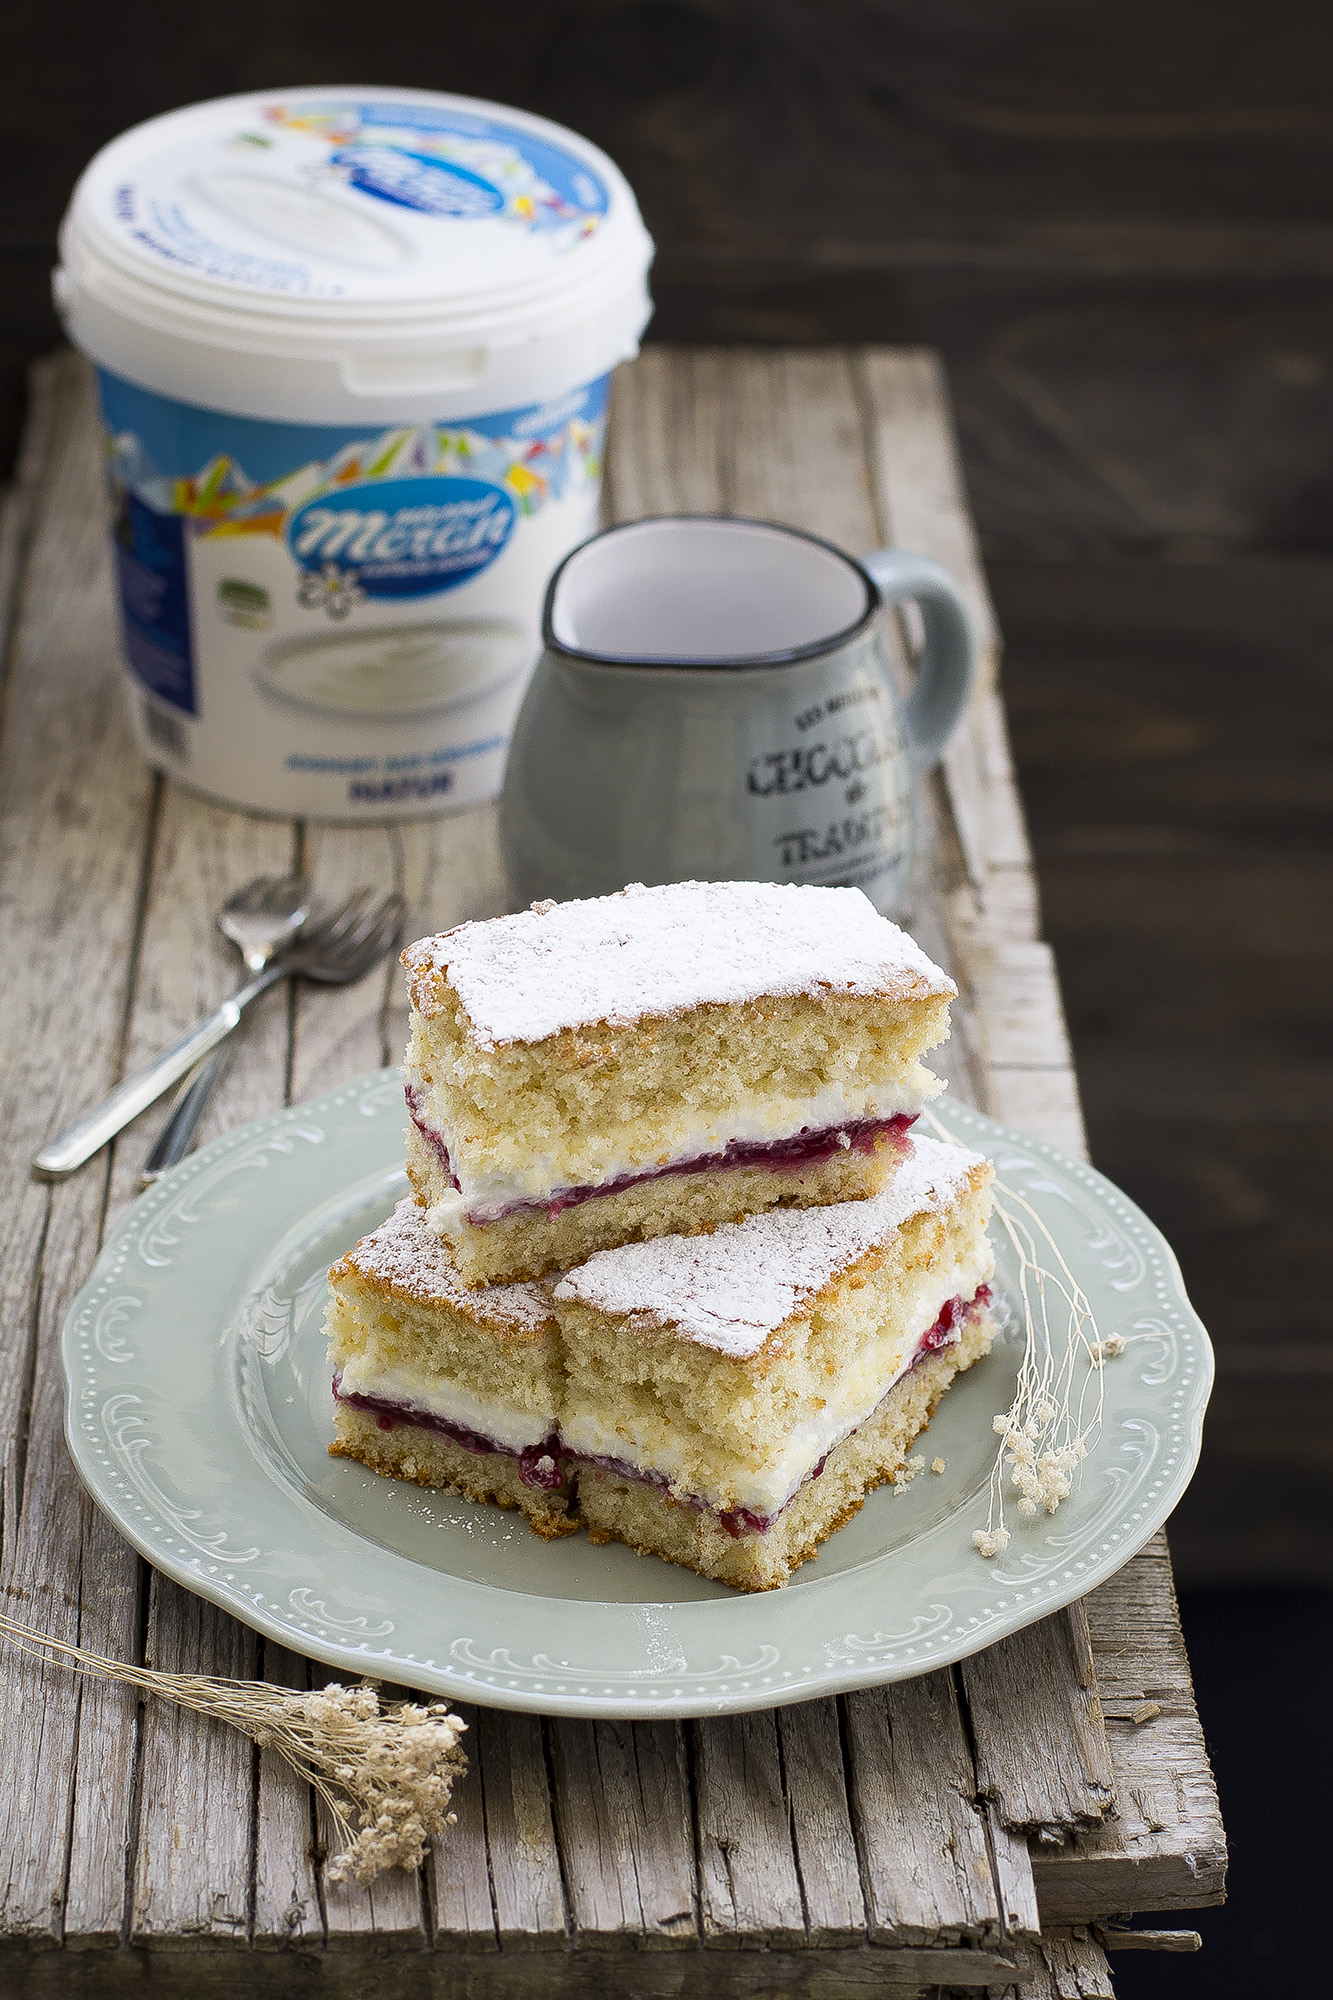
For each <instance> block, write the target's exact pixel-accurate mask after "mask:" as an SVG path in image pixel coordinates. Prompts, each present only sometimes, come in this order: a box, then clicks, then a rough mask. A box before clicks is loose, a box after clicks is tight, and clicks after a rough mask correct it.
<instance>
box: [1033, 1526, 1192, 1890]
mask: <svg viewBox="0 0 1333 2000" xmlns="http://www.w3.org/2000/svg"><path fill="white" fill-rule="evenodd" d="M1083 1602H1084V1605H1085V1608H1086V1611H1087V1614H1088V1624H1089V1630H1090V1633H1091V1640H1092V1652H1093V1659H1094V1661H1095V1664H1096V1669H1097V1675H1098V1680H1099V1683H1100V1686H1101V1690H1102V1698H1103V1701H1104V1703H1105V1705H1106V1707H1107V1709H1108V1710H1109V1713H1110V1716H1111V1720H1110V1721H1109V1723H1108V1727H1107V1737H1108V1740H1109V1743H1110V1749H1111V1766H1112V1770H1113V1772H1114V1776H1115V1784H1116V1791H1117V1795H1118V1797H1119V1800H1120V1817H1119V1818H1118V1819H1114V1820H1108V1821H1107V1822H1106V1823H1105V1824H1104V1825H1103V1826H1100V1827H1096V1828H1093V1829H1091V1830H1089V1831H1087V1832H1080V1833H1076V1834H1075V1835H1074V1837H1073V1838H1072V1839H1071V1840H1070V1841H1069V1842H1068V1843H1067V1844H1066V1845H1065V1846H1064V1847H1061V1848H1058V1849H1054V1850H1047V1851H1045V1852H1044V1853H1039V1854H1038V1855H1037V1856H1036V1857H1035V1859H1034V1865H1033V1873H1034V1876H1035V1878H1036V1883H1037V1897H1038V1902H1039V1904H1040V1907H1041V1911H1042V1917H1043V1921H1044V1922H1045V1923H1046V1924H1048V1925H1049V1924H1062V1923H1078V1922H1086V1921H1088V1920H1089V1919H1090V1918H1092V1917H1098V1916H1113V1915H1115V1914H1116V1912H1118V1911H1121V1910H1184V1909H1197V1908H1200V1907H1201V1906H1203V1905H1205V1904H1209V1903H1216V1902H1220V1901H1221V1898H1222V1890H1223V1884H1224V1881H1225V1876H1226V1836H1225V1833H1224V1832H1223V1828H1222V1819H1221V1814H1220V1812H1219V1810H1218V1803H1217V1790H1216V1787H1215V1785H1214V1783H1213V1776H1212V1772H1211V1770H1210V1769H1209V1766H1208V1757H1207V1752H1206V1750H1205V1748H1204V1742H1203V1732H1202V1729H1201V1728H1200V1725H1199V1717H1198V1711H1197V1709H1196V1708H1195V1705H1194V1691H1193V1686H1192V1683H1191V1680H1190V1671H1189V1660H1188V1658H1187V1657H1186V1653H1185V1642H1184V1638H1183V1636H1182V1634H1181V1630H1180V1617H1179V1613H1178V1611H1177V1609H1176V1601H1175V1591H1174V1589H1173V1587H1172V1582H1171V1561H1170V1556H1169V1554H1168V1552H1167V1545H1166V1535H1165V1533H1163V1532H1159V1533H1158V1534H1156V1535H1154V1537H1153V1539H1152V1540H1151V1541H1150V1542H1149V1544H1148V1546H1147V1548H1146V1549H1144V1550H1143V1551H1142V1552H1141V1553H1140V1554H1139V1555H1137V1556H1135V1558H1134V1560H1133V1561H1132V1562H1130V1563H1127V1564H1126V1565H1125V1567H1124V1569H1122V1570H1120V1571H1119V1572H1118V1573H1117V1574H1116V1575H1115V1576H1113V1577H1112V1578H1111V1579H1110V1580H1109V1582H1107V1583H1104V1584H1102V1586H1101V1587H1100V1589H1098V1590H1095V1591H1093V1592H1092V1594H1091V1595H1090V1596H1089V1597H1087V1598H1085V1599H1084V1600H1083ZM1145 1708H1146V1709H1149V1710H1151V1711H1153V1712H1152V1713H1150V1714H1145V1713H1144V1711H1145ZM1136 1714H1139V1715H1141V1716H1142V1717H1143V1719H1142V1720H1141V1721H1135V1719H1134V1717H1135V1715H1136Z"/></svg>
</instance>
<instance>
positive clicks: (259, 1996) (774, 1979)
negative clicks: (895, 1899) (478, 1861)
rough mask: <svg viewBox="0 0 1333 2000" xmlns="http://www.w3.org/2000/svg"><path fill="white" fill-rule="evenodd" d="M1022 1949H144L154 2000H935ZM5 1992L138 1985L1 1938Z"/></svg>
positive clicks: (105, 1995) (111, 1995)
mask: <svg viewBox="0 0 1333 2000" xmlns="http://www.w3.org/2000/svg"><path fill="white" fill-rule="evenodd" d="M1033 1962H1034V1961H1033V1954H1032V1952H1031V1951H1030V1949H1028V1948H1027V1947H1018V1946H1015V1947H1013V1948H1012V1949H1009V1948H999V1949H989V1948H971V1949H962V1948H958V1949H949V1948H946V1949H942V1950H935V1951H926V1950H911V1949H904V1950H901V1951H890V1950H884V1949H881V1948H879V1947H877V1946H870V1945H859V1946H856V1947H853V1948H852V1949H849V1950H847V1951H832V1952H813V1951H767V1950H762V1949H754V1950H751V1951H726V1952H720V1951H711V1950H707V1949H705V1948H699V1947H695V1948H694V1949H692V1950H690V1951H682V1952H670V1951H651V1952H644V1953H642V1954H640V1955H638V1956H636V1957H634V1958H632V1959H627V1960H626V1961H624V1962H623V1971H622V1974H621V1979H620V1980H617V1979H616V1972H617V1965H616V1961H614V1960H612V1959H608V1958H607V1957H606V1955H605V1954H604V1953H602V1952H589V1951H571V1952H558V1953H554V1952H553V1953H544V1954H542V1955H541V1956H539V1957H534V1956H532V1955H531V1954H524V1953H521V1952H520V1953H506V1952H487V1953H465V1952H455V1951H447V1952H446V1951H435V1952H426V1951H421V1952H414V1951H398V1950H392V1949H386V1948H384V1947H382V1946H377V1945H376V1944H375V1942H374V1941H373V1940H364V1941H361V1942H359V1943H357V1944H356V1945H351V1946H344V1947H340V1948H338V1949H337V1950H335V1949H334V1948H333V1947H331V1946H330V1947H328V1948H326V1949H324V1950H322V1951H293V1952H289V1953H281V1954H279V1953H274V1952H265V1953H254V1954H243V1953H240V1952H230V1953H223V1952H218V1951H182V1950H179V1949H177V1950H163V1951H157V1952H154V1954H153V1956H152V1960H151V1964H150V1967H149V1972H148V1976H149V1977H150V1978H151V1980H152V1985H151V1988H150V1989H148V1990H150V1991H151V1992H152V1993H153V1995H154V1996H155V2000H305V1996H310V2000H403V1995H404V1993H410V1994H411V1995H412V1996H413V2000H416V1996H418V1995H420V1996H423V2000H459V1996H460V1995H465V1996H466V2000H527V1996H528V1995H531V1994H534V1993H540V1994H542V1995H543V1996H546V2000H606V1996H607V1993H608V1991H610V1992H611V1993H612V1994H619V1993H621V1992H623V1993H626V1994H628V1995H630V1996H632V2000H698V1996H701V1995H702V1996H707V2000H937V1996H938V1995H939V1994H940V1992H941V1990H942V1987H941V1982H943V1990H946V1991H947V1992H948V1993H949V1994H950V1995H952V1994H953V1993H955V1992H959V1991H961V1992H965V1993H970V1992H997V1991H1008V1990H1009V1989H1011V1988H1012V1987H1013V1985H1014V1982H1015V1981H1016V1980H1018V1979H1023V1980H1024V1981H1026V1979H1027V1978H1028V1976H1029V1975H1030V1973H1031V1972H1032V1970H1033ZM0 1982H3V1990H4V1992H5V1995H6V2000H10V1996H11V1995H12V1996H13V2000H131V1996H135V1995H140V1996H141V1995H142V1994H143V1993H144V1991H145V1983H144V1982H145V1972H144V1966H143V1963H142V1961H141V1960H140V1959H137V1958H136V1957H135V1955H133V1954H131V1953H128V1952H121V1953H118V1954H115V1955H112V1954H110V1953H108V1952H106V1951H102V1950H98V1951H87V1952H49V1951H48V1952H27V1953H23V1954H19V1953H18V1952H16V1951H15V1950H14V1949H13V1948H6V1947H4V1946H3V1945H0Z"/></svg>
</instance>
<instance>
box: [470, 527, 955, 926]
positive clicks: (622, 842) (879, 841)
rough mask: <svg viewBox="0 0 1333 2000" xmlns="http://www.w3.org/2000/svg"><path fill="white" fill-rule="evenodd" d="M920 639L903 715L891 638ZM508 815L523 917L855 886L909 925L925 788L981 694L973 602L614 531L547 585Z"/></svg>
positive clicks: (912, 560) (730, 547) (696, 533)
mask: <svg viewBox="0 0 1333 2000" xmlns="http://www.w3.org/2000/svg"><path fill="white" fill-rule="evenodd" d="M905 599H911V600H913V601H914V602H915V603H916V605H917V606H918V607H919V610H920V613H921V618H922V621H923V624H924V627H925V646H924V649H923V651H922V655H921V659H920V664H919V667H918V671H917V675H916V680H915V683H914V685H913V688H912V692H911V694H910V696H909V698H908V700H907V701H906V703H905V704H902V705H900V703H899V701H898V698H897V695H896V693H895V691H894V687H893V684H892V681H891V679H890V676H889V673H888V669H887V663H886V660H885V656H884V652H883V648H882V644H881V640H880V633H879V625H880V621H881V615H882V612H883V610H884V609H885V607H887V606H889V605H894V604H898V603H901V602H903V601H904V600H905ZM543 639H544V642H545V644H544V650H543V653H542V656H541V659H540V661H539V662H538V665H537V669H536V672H535V674H534V675H533V678H532V682H531V684H530V686H529V688H528V692H527V696H526V698H525V700H524V702H523V706H522V709H521V710H520V713H519V717H518V721H517V723H516V725H515V729H514V737H513V742H512V745H511V747H510V752H509V762H508V766H507V769H506V773H505V783H504V792H503V795H502V798H501V805H500V832H501V843H502V848H503V853H504V861H505V867H506V870H507V874H508V881H509V892H510V906H511V908H520V907H522V906H523V905H525V904H527V903H530V902H534V901H537V900H538V899H540V898H542V897H547V896H552V897H556V898H560V899H563V898H565V897H568V896H597V895H605V894H607V893H609V892H611V891H613V890H616V889H620V888H623V886H624V885H625V883H626V882H646V883H649V884H652V883H659V882H677V881H682V880H686V879H690V878H693V879H696V880H705V881H766V882H768V881H771V882H814V883H824V884H840V883H850V884H854V885H856V886H857V887H859V888H862V889H864V890H865V892H866V894H867V895H868V896H869V897H870V898H871V900H872V901H873V902H874V903H875V905H876V907H877V908H878V909H880V910H882V911H884V912H885V914H887V915H890V916H891V915H894V914H896V913H897V912H899V911H900V910H901V908H902V905H903V899H904V896H905V893H906V889H907V882H908V876H909V872H910V867H911V852H912V793H913V780H914V778H916V777H917V776H919V774H920V773H921V772H922V771H924V770H926V769H928V768H929V767H930V765H932V764H933V763H934V762H935V760H936V759H937V758H938V756H939V754H940V751H941V750H942V749H943V747H944V745H945V743H946V742H947V740H948V738H949V735H950V733H951V731H952V730H953V728H954V725H955V724H956V722H957V720H958V717H959V715H960V714H961V712H962V709H963V704H964V703H965V701H966V699H967V695H968V690H969V688H970V686H971V681H972V673H973V667H974V663H975V658H976V644H975V640H974V637H973V632H972V625H971V619H970V615H969V612H968V608H967V605H966V602H965V600H964V598H963V595H962V592H961V591H960V589H959V587H958V584H957V583H956V582H955V580H954V578H953V577H952V576H951V575H950V574H949V572H948V571H947V570H946V569H944V568H943V567H942V566H941V565H940V564H939V563H937V562H935V561H933V560H932V559H931V558H930V557H929V556H923V555H912V554H910V553H909V552H907V551H906V550H902V549H883V550H880V551H879V552H878V553H877V554H875V555H870V556H865V557H863V558H862V559H861V560H860V561H859V562H858V561H855V560H853V558H852V557H851V556H848V555H845V554H844V553H843V552H842V550H841V549H837V548H835V547H834V546H833V545H832V544H831V543H829V542H825V541H821V540H820V539H819V538H818V537H816V536H814V535H807V534H803V533H802V532H800V530H798V529H795V528H786V527H780V526H778V525H776V524H775V523H772V522H767V521H747V520H736V519H733V518H727V517H715V516H707V515H705V516H698V515H670V516H662V517H657V518H654V519H650V520H645V521H635V522H630V523H628V524H626V525H625V526H623V527H617V528H609V529H607V530H606V531H605V532H604V533H603V534H600V535H595V536H594V537H593V539H592V540H591V541H588V542H584V543H583V544H582V546H581V547H579V548H577V549H575V550H574V551H573V553H572V554H570V555H568V556H567V557H566V558H565V560H564V562H562V563H561V565H560V567H559V569H557V570H556V572H555V575H554V576H553V577H552V579H551V582H550V586H549V588H548V590H547V594H546V606H545V612H544V616H543Z"/></svg>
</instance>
